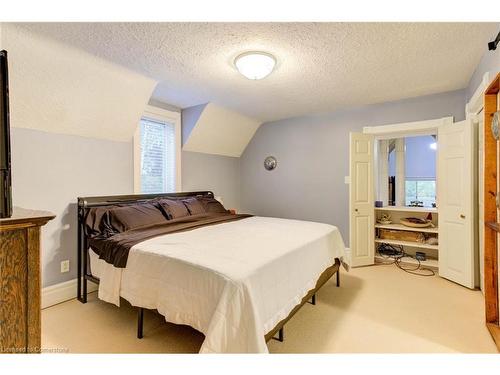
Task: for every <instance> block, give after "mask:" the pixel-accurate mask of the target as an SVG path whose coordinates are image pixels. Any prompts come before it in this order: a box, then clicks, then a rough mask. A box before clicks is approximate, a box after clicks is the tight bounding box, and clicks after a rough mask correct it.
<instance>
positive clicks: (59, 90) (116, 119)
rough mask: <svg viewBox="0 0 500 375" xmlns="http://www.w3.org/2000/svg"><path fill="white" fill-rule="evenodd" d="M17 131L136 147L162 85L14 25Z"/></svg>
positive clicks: (6, 29) (11, 48)
mask: <svg viewBox="0 0 500 375" xmlns="http://www.w3.org/2000/svg"><path fill="white" fill-rule="evenodd" d="M1 35H2V47H3V48H5V49H6V50H7V51H8V53H9V80H10V109H11V126H13V127H21V128H30V129H36V130H43V131H47V132H54V133H60V134H73V135H79V136H85V137H93V138H103V139H111V140H115V141H130V140H131V139H132V137H133V134H134V131H135V128H136V127H137V124H138V123H139V120H140V117H141V115H142V113H143V111H144V108H145V106H146V104H147V103H148V100H149V99H150V97H151V93H152V92H153V90H154V88H155V86H156V84H157V82H156V81H155V80H153V79H151V78H148V77H146V76H144V75H142V74H139V73H137V72H134V71H132V70H129V69H127V68H125V67H123V66H121V65H117V64H115V63H113V62H110V61H107V60H104V59H102V58H100V57H97V56H95V55H92V54H89V53H88V52H86V51H84V50H82V49H77V48H73V47H71V46H68V45H65V44H63V43H60V42H57V41H55V40H53V39H50V38H46V37H43V36H40V35H37V34H34V33H32V32H30V31H28V30H26V29H23V28H20V27H16V26H14V25H12V24H5V23H4V24H3V25H2V31H1Z"/></svg>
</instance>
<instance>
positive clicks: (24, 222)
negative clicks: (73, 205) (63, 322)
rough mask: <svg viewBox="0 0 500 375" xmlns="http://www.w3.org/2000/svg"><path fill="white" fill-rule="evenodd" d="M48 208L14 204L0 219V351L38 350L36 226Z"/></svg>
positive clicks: (46, 218) (49, 216)
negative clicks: (20, 206) (4, 216)
mask: <svg viewBox="0 0 500 375" xmlns="http://www.w3.org/2000/svg"><path fill="white" fill-rule="evenodd" d="M54 217H55V216H54V215H53V214H51V213H50V212H45V211H34V210H27V209H22V208H17V207H14V213H13V215H12V217H10V218H8V219H0V353H39V352H40V350H41V348H40V346H41V336H40V331H41V321H40V310H41V306H40V288H41V286H40V227H42V226H43V225H45V224H46V223H47V222H48V221H49V220H52V219H53V218H54Z"/></svg>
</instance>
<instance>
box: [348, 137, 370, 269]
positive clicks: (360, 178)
mask: <svg viewBox="0 0 500 375" xmlns="http://www.w3.org/2000/svg"><path fill="white" fill-rule="evenodd" d="M349 137H350V154H349V156H350V162H349V163H350V164H349V165H350V185H349V246H350V248H351V265H352V266H353V267H356V266H366V265H369V264H373V263H374V260H375V258H374V255H375V249H374V237H375V232H374V223H373V222H374V208H373V206H374V183H373V159H374V158H373V152H374V149H373V146H374V145H373V136H372V135H369V134H362V133H350V135H349Z"/></svg>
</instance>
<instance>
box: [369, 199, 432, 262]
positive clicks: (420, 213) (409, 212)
mask: <svg viewBox="0 0 500 375" xmlns="http://www.w3.org/2000/svg"><path fill="white" fill-rule="evenodd" d="M429 213H430V214H432V223H433V224H434V227H425V228H415V227H408V226H406V225H403V224H400V223H399V221H400V220H401V219H402V218H405V217H409V216H411V217H419V218H422V219H425V218H426V217H427V215H428V214H429ZM382 214H390V215H391V220H392V221H393V223H391V224H380V223H378V222H377V220H378V219H379V218H380V217H381V216H382ZM437 217H438V210H437V208H434V207H401V206H385V207H375V222H376V223H375V239H374V242H375V247H376V248H377V244H380V243H386V244H390V245H396V246H403V247H404V249H405V251H406V252H407V253H409V254H414V253H415V252H416V251H422V250H425V251H424V252H425V253H426V255H427V260H425V261H421V262H420V264H421V265H422V266H426V267H429V268H432V269H435V270H437V269H438V267H439V266H438V265H439V262H438V251H439V245H429V244H426V243H422V242H416V241H406V240H395V239H382V238H378V233H379V230H380V229H389V230H397V231H406V232H418V233H423V234H424V235H425V236H432V237H439V228H438V226H437ZM375 260H376V261H377V262H379V263H380V262H381V261H382V260H384V258H383V257H382V256H380V255H375ZM401 263H404V264H411V265H416V264H418V261H417V260H415V259H412V258H409V257H407V258H404V259H402V260H401Z"/></svg>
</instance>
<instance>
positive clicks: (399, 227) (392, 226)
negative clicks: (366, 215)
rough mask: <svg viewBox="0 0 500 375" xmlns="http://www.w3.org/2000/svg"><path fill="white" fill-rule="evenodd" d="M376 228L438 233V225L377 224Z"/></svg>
mask: <svg viewBox="0 0 500 375" xmlns="http://www.w3.org/2000/svg"><path fill="white" fill-rule="evenodd" d="M375 228H381V229H393V230H406V231H408V232H422V233H438V227H434V228H433V227H426V228H413V227H407V226H406V225H403V224H375Z"/></svg>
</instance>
